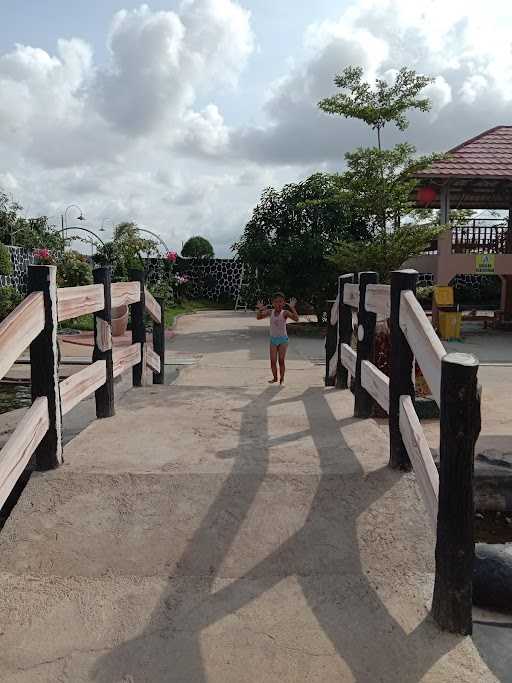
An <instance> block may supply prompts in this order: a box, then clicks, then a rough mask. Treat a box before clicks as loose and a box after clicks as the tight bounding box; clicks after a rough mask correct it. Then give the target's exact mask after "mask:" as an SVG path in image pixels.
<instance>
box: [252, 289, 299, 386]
mask: <svg viewBox="0 0 512 683" xmlns="http://www.w3.org/2000/svg"><path fill="white" fill-rule="evenodd" d="M296 303H297V300H296V299H290V303H289V304H287V303H286V299H285V296H284V294H282V292H277V294H274V296H273V297H272V308H271V309H268V308H266V307H265V306H264V305H263V304H262V303H261V301H258V303H257V304H256V308H257V309H258V310H257V312H256V319H257V320H263V318H268V317H269V316H270V367H271V369H272V376H273V379H271V380H270V382H269V384H275V383H276V382H277V381H279V382H280V383H281V385H282V384H284V373H285V371H286V367H285V358H286V352H287V350H288V334H287V333H286V320H287V319H288V318H291V319H292V320H294V321H295V322H297V321H298V320H299V316H298V315H297V311H296V310H295V304H296ZM285 307H287V308H288V310H285ZM278 360H279V380H278V378H277V362H278Z"/></svg>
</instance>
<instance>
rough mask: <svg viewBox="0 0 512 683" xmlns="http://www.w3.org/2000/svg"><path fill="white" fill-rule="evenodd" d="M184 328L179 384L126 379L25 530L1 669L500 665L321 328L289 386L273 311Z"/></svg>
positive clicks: (267, 679) (111, 672) (169, 671)
mask: <svg viewBox="0 0 512 683" xmlns="http://www.w3.org/2000/svg"><path fill="white" fill-rule="evenodd" d="M178 332H179V334H178V337H177V339H176V340H175V341H174V342H173V343H172V344H171V345H170V347H169V356H170V358H171V360H172V361H173V362H175V363H176V364H178V365H179V368H180V372H179V375H178V378H177V380H176V382H175V383H173V384H171V385H169V386H164V387H156V386H155V387H149V388H146V389H139V390H133V391H130V392H129V393H128V394H126V396H125V397H124V398H123V399H122V401H121V402H120V404H119V406H118V410H117V415H116V417H115V418H112V419H110V420H103V421H97V422H94V423H93V424H91V425H90V426H89V427H87V428H86V429H85V430H84V431H83V432H82V433H81V434H80V435H79V436H78V437H77V438H75V439H74V440H73V441H71V442H70V443H69V444H68V445H67V447H66V451H65V456H66V464H65V465H64V466H63V467H61V468H60V469H59V470H57V471H54V472H51V473H41V474H37V475H35V476H34V477H33V478H32V480H31V482H30V483H29V485H28V487H27V488H26V489H25V492H24V494H23V496H22V498H21V500H20V502H19V504H18V506H17V507H16V509H15V511H14V512H13V514H12V515H11V517H10V519H9V521H8V522H7V524H6V526H5V527H4V530H3V532H2V534H1V535H0V644H1V647H0V680H1V681H2V682H3V683H35V682H37V683H42V682H48V683H49V682H50V681H51V682H52V683H53V682H54V681H58V682H60V681H64V682H68V681H69V682H72V683H81V682H82V681H84V682H85V681H98V682H100V683H121V682H123V683H140V682H147V683H159V682H164V681H165V682H168V681H171V682H176V683H178V682H179V683H206V682H208V683H245V682H247V683H256V682H258V683H259V682H264V683H273V682H276V683H277V682H278V681H279V682H280V683H288V682H289V683H291V682H303V681H304V682H306V681H308V682H317V681H318V682H321V683H323V682H325V683H332V682H334V681H342V682H344V681H358V682H361V683H374V682H380V681H383V682H389V683H406V682H415V681H420V680H421V681H436V682H437V681H446V682H450V683H454V682H460V683H462V682H464V683H471V682H475V683H476V682H478V683H481V682H482V681H483V682H490V681H495V680H497V677H496V676H495V675H494V674H493V673H491V671H490V670H489V669H488V668H487V666H486V664H485V663H484V662H483V660H482V659H481V658H480V655H479V653H478V651H477V649H476V647H475V645H474V644H473V641H472V640H471V639H467V638H466V639H461V638H457V637H454V636H450V635H447V634H442V633H440V632H439V631H438V629H437V628H436V627H435V625H434V624H433V623H432V622H431V621H430V619H429V617H428V607H429V602H430V596H431V591H432V570H433V544H434V541H433V537H432V533H431V531H430V529H429V527H428V525H427V516H426V514H425V512H424V510H423V506H422V503H421V501H420V499H419V497H418V494H417V491H416V489H415V484H414V481H413V477H412V476H411V475H407V476H400V475H399V474H397V473H395V472H392V471H390V470H389V469H388V468H387V467H386V461H387V455H388V445H387V436H386V434H385V431H383V430H382V429H381V428H380V427H379V426H378V425H377V424H376V423H375V422H374V421H372V420H368V421H365V422H361V421H354V419H353V418H352V396H351V395H350V394H349V393H348V392H339V391H336V390H332V389H325V388H324V387H323V386H322V372H323V371H322V368H321V367H319V366H318V365H317V364H315V361H316V360H317V359H318V358H321V357H322V354H323V349H322V345H321V342H319V341H315V340H292V344H291V349H290V356H289V362H288V378H287V385H286V387H284V388H279V387H276V386H269V385H268V384H267V379H268V369H267V360H266V354H267V346H266V345H267V340H266V335H267V330H266V326H265V324H264V323H263V324H261V323H260V324H257V323H256V321H254V320H253V319H252V318H250V317H248V316H246V315H243V314H233V313H228V312H219V313H213V312H212V313H207V314H201V315H196V316H191V317H187V318H183V319H182V320H181V321H180V323H179V328H178ZM502 680H505V679H502Z"/></svg>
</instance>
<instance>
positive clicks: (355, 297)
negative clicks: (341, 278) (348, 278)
mask: <svg viewBox="0 0 512 683" xmlns="http://www.w3.org/2000/svg"><path fill="white" fill-rule="evenodd" d="M343 303H344V304H347V306H352V308H358V307H359V285H354V284H350V283H347V284H346V285H345V287H344V288H343Z"/></svg>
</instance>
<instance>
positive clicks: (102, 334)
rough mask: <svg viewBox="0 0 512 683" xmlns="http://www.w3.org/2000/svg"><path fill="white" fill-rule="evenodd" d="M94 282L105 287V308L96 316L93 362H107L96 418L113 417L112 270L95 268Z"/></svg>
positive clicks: (98, 389) (97, 391)
mask: <svg viewBox="0 0 512 683" xmlns="http://www.w3.org/2000/svg"><path fill="white" fill-rule="evenodd" d="M93 276H94V282H95V283H97V284H99V285H101V286H102V287H103V298H104V301H105V306H104V308H103V310H102V311H97V312H96V313H95V314H94V350H93V352H92V360H93V362H95V361H105V381H104V382H103V383H102V384H101V385H100V386H98V388H97V389H96V396H95V399H96V417H98V418H105V417H112V416H113V415H114V414H115V406H114V361H113V359H112V305H111V281H112V271H111V269H110V268H95V269H94V271H93Z"/></svg>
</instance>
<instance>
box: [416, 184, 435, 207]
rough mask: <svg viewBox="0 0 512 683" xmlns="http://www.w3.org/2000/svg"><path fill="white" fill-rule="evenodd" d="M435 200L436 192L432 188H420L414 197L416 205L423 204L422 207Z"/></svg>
mask: <svg viewBox="0 0 512 683" xmlns="http://www.w3.org/2000/svg"><path fill="white" fill-rule="evenodd" d="M436 199H437V192H436V190H435V189H434V188H433V187H428V186H427V187H420V188H418V192H417V195H416V200H417V202H418V204H423V206H428V205H429V204H432V202H435V200H436Z"/></svg>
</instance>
